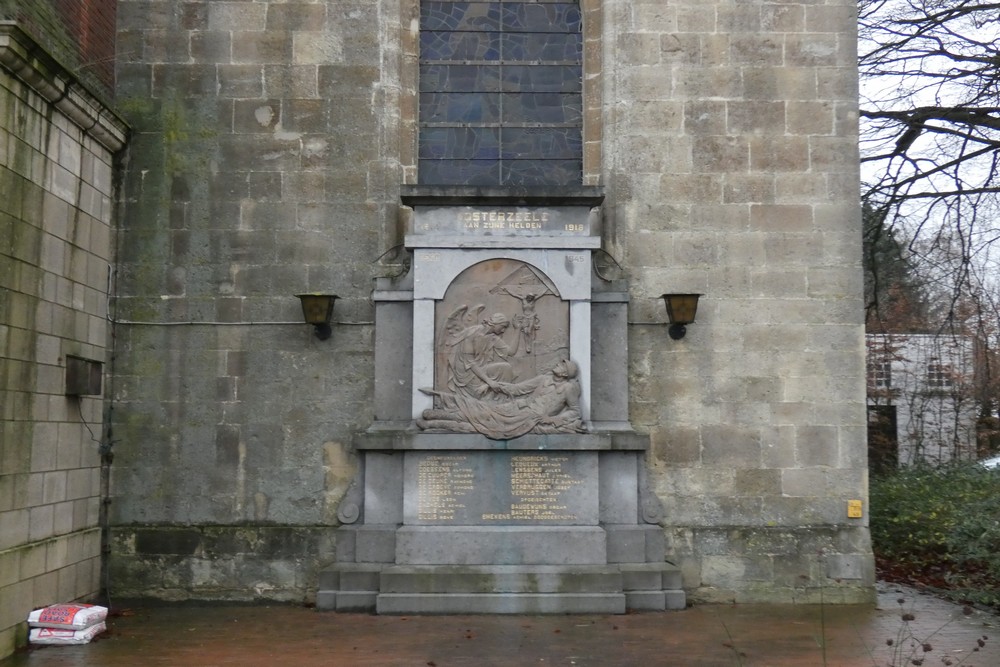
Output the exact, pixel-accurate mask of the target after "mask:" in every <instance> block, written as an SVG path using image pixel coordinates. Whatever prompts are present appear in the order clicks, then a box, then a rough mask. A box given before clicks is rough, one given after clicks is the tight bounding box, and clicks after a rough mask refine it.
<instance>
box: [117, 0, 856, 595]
mask: <svg viewBox="0 0 1000 667" xmlns="http://www.w3.org/2000/svg"><path fill="white" fill-rule="evenodd" d="M582 6H583V9H584V13H585V16H586V17H587V18H586V22H585V23H586V25H585V28H584V30H585V43H586V47H585V50H586V56H585V72H586V73H585V91H584V97H585V123H584V124H585V127H584V138H585V156H584V162H585V166H584V173H585V183H584V184H585V185H595V186H601V187H603V188H604V191H605V193H606V199H605V203H604V205H603V208H602V216H603V220H602V223H603V224H602V228H603V245H604V249H605V250H607V251H608V252H609V253H611V255H613V256H614V257H615V259H616V261H617V262H618V263H619V264H620V265H621V266H622V267H623V268H624V270H625V272H626V273H627V277H628V280H629V285H630V290H631V294H630V297H631V303H630V312H629V319H630V321H631V322H633V324H631V325H630V328H629V341H628V343H629V355H630V359H629V368H630V377H629V386H630V417H631V422H632V424H633V425H634V427H635V428H636V429H637V430H639V431H641V432H644V433H649V434H650V436H651V438H652V443H653V447H652V451H651V455H650V457H649V461H648V464H649V476H648V480H649V483H650V485H651V487H652V488H654V489H655V491H656V492H657V493H658V494H659V496H660V498H661V499H662V500H663V502H664V505H665V507H666V513H665V519H664V522H663V528H664V531H665V533H666V535H667V536H668V538H669V539H670V544H671V554H670V556H669V557H670V558H672V559H674V560H676V561H677V562H678V563H679V564H681V565H682V566H683V569H684V572H685V586H686V588H688V590H689V591H691V592H692V596H691V597H692V599H695V600H730V599H739V600H761V599H775V600H785V601H791V600H818V599H819V597H820V596H821V595H822V596H824V599H825V600H826V601H830V600H835V599H840V600H843V601H850V600H860V599H868V597H869V596H870V593H871V583H872V578H873V572H872V565H871V551H870V546H869V544H868V532H867V519H866V518H865V517H864V516H863V517H861V518H850V519H849V518H848V517H847V514H846V504H847V500H853V499H861V500H864V499H866V497H867V478H866V460H865V458H866V450H865V408H864V402H865V395H864V341H863V324H862V311H861V276H862V274H861V268H860V258H861V254H860V253H861V251H860V247H861V246H860V242H861V236H860V213H859V206H858V194H857V193H858V190H857V182H858V168H857V152H856V151H857V149H856V123H857V119H856V113H855V111H856V87H857V82H856V72H855V61H854V49H855V46H854V45H855V32H856V24H855V17H854V11H855V3H854V2H853V1H852V0H827V1H823V0H801V1H798V2H797V1H795V0H781V1H778V0H759V1H755V2H744V1H743V0H604V1H603V2H597V0H585V1H584V2H583V3H582ZM418 7H419V4H418V2H417V0H337V1H334V0H327V1H320V2H312V1H306V0H301V1H280V2H279V1H278V0H275V1H272V2H268V1H263V2H252V3H251V2H235V1H234V2H225V1H221V2H217V1H214V0H213V1H211V2H209V1H204V2H197V1H181V0H122V1H121V2H120V3H119V8H118V17H119V22H118V27H119V33H118V55H117V62H118V69H117V76H118V104H119V106H120V108H121V110H122V113H123V114H124V115H125V116H126V117H127V118H128V120H129V121H130V122H131V123H132V124H133V125H134V127H135V128H136V134H135V139H134V141H133V143H132V148H131V150H130V153H129V162H128V169H127V172H126V174H125V183H124V202H123V216H122V225H121V231H120V237H119V240H118V267H119V270H118V280H117V282H116V286H115V294H116V299H115V302H114V308H113V312H114V313H115V316H116V320H117V324H116V325H115V327H114V331H115V342H116V347H115V352H116V365H115V391H114V409H113V412H112V427H113V430H114V433H115V442H116V444H115V454H116V456H115V469H114V475H113V503H112V513H113V519H114V523H115V543H114V549H113V554H112V558H111V567H112V572H113V580H114V581H115V585H116V587H117V588H118V592H119V593H120V594H123V595H152V596H159V597H164V598H184V597H202V598H205V597H217V598H243V599H251V598H255V597H268V598H284V599H303V598H308V597H309V596H310V595H311V594H312V590H314V587H313V583H314V577H315V572H316V569H317V564H319V563H322V562H324V561H328V560H330V559H331V558H332V555H333V551H334V550H335V549H336V545H335V544H332V543H330V542H329V539H328V538H329V536H330V535H331V533H332V531H331V530H330V529H331V528H332V527H333V526H335V525H336V524H337V521H336V509H337V506H338V503H339V501H340V499H341V498H342V496H343V494H344V493H345V491H346V487H347V485H348V483H349V481H350V479H351V476H352V474H353V472H354V469H355V465H356V461H355V459H354V455H353V453H352V452H351V450H350V447H349V443H350V440H351V436H352V435H353V434H354V433H357V432H359V431H362V430H364V429H365V428H367V427H368V425H369V424H371V423H372V421H373V420H374V419H375V418H376V417H378V416H377V415H374V414H373V410H372V396H373V395H374V391H375V389H374V374H375V366H374V361H373V358H372V349H373V342H372V337H373V326H372V324H371V322H372V320H373V319H374V317H373V314H372V306H371V302H370V301H369V298H370V296H371V289H372V282H371V280H372V278H373V277H375V276H378V275H383V274H386V272H387V271H389V270H390V269H386V268H385V267H381V266H380V265H378V264H373V262H374V261H375V260H376V258H378V257H379V256H380V255H382V254H383V253H384V252H386V251H387V250H389V249H390V248H392V247H393V246H396V245H397V244H399V243H400V242H401V241H402V231H403V227H404V221H405V220H406V215H405V213H406V212H405V211H404V210H403V209H401V207H400V205H399V197H398V195H399V186H400V184H401V183H411V184H412V183H415V182H416V180H417V179H416V156H415V146H416V136H417V130H416V115H417V98H416V94H415V90H416V84H417V65H416V53H417V39H418V31H417V27H416V26H417V25H418V22H417V19H418V16H419V15H418ZM575 185H579V184H575ZM391 270H396V268H395V267H394V268H392V269H391ZM320 290H322V291H327V290H328V291H332V292H335V293H338V294H340V296H341V297H342V299H341V301H340V302H338V306H337V312H336V314H335V317H334V319H335V321H337V322H338V323H337V324H335V325H334V329H333V337H332V338H331V339H330V340H328V341H325V342H320V341H318V340H316V339H315V338H314V337H313V336H312V332H311V329H310V328H309V327H307V326H306V325H304V324H297V323H296V322H297V321H299V320H300V317H301V316H300V313H299V308H298V303H297V302H296V301H295V299H293V298H292V296H291V295H292V294H294V293H296V292H304V291H320ZM674 291H676V292H689V291H693V292H702V293H704V294H705V296H704V297H703V301H702V306H701V309H700V312H699V316H698V321H697V323H696V324H694V325H691V326H690V327H688V334H687V337H686V338H684V339H683V340H681V341H672V340H671V339H670V338H669V337H668V335H667V331H666V327H665V326H662V325H660V324H645V323H646V322H663V321H664V319H665V316H664V313H663V306H662V304H661V303H660V302H659V300H658V297H659V295H660V294H661V293H663V292H674ZM404 357H405V355H400V358H404ZM390 370H391V369H390ZM399 373H400V376H401V377H407V376H408V373H409V369H408V368H400V369H399ZM289 535H294V539H290V538H289V537H288V536H289ZM821 591H822V592H821Z"/></svg>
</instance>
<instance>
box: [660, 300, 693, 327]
mask: <svg viewBox="0 0 1000 667" xmlns="http://www.w3.org/2000/svg"><path fill="white" fill-rule="evenodd" d="M700 296H701V294H664V295H663V303H664V304H666V306H667V318H669V320H670V323H671V324H691V323H692V322H694V318H695V315H696V314H697V312H698V297H700Z"/></svg>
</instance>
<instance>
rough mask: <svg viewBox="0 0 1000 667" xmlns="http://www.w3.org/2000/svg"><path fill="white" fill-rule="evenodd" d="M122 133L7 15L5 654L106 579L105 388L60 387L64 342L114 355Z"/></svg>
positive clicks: (2, 467) (2, 481)
mask: <svg viewBox="0 0 1000 667" xmlns="http://www.w3.org/2000/svg"><path fill="white" fill-rule="evenodd" d="M28 81H30V82H31V83H30V84H29V83H28ZM85 128H86V129H85ZM124 139H125V126H124V124H123V123H121V121H120V120H118V119H117V118H116V117H115V116H114V114H113V113H112V112H110V110H108V109H107V108H105V107H103V106H102V105H101V104H100V103H99V102H98V101H97V100H96V98H94V97H93V96H91V95H89V93H88V92H87V91H86V90H85V89H83V88H82V87H80V86H79V84H78V82H77V81H76V80H75V79H74V78H73V77H72V76H71V75H70V74H69V73H67V72H65V71H62V70H61V69H60V68H59V67H58V65H57V64H56V63H55V61H53V60H51V59H49V58H48V57H47V56H46V55H45V53H44V51H43V50H42V47H41V45H39V44H38V43H36V42H35V41H34V40H33V39H32V38H30V37H28V36H27V35H26V34H25V33H23V32H22V31H21V30H20V29H19V28H18V27H17V26H16V25H13V24H4V25H0V193H2V194H0V658H2V657H3V656H5V655H7V654H8V653H10V652H11V651H12V650H13V648H14V646H15V643H16V642H17V640H18V639H19V638H20V639H23V637H24V635H23V632H24V621H25V619H26V618H27V615H28V612H29V611H31V610H32V609H34V608H36V607H39V606H44V605H48V604H52V603H55V602H66V601H72V600H81V599H83V600H89V599H92V598H93V597H94V596H95V595H96V594H97V593H98V590H99V588H100V579H99V574H100V558H101V534H100V528H99V526H98V514H99V510H100V502H101V484H100V482H101V475H100V454H99V444H98V441H99V440H100V438H101V437H102V418H103V398H102V396H100V395H93V396H79V397H78V396H67V395H65V394H66V391H65V390H66V379H65V374H66V356H67V355H75V356H79V357H83V358H86V359H90V360H94V361H97V362H99V363H106V362H107V361H108V358H107V334H108V327H107V320H106V319H105V317H106V315H107V285H108V272H109V268H110V263H111V261H112V258H111V250H112V246H111V239H112V231H111V230H112V214H113V204H112V202H113V199H114V179H113V169H114V153H115V152H116V151H118V150H119V149H120V148H121V147H122V145H123V144H124Z"/></svg>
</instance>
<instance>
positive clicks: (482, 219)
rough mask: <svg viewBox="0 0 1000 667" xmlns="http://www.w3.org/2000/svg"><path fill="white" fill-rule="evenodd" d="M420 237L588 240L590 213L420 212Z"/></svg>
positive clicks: (514, 209) (508, 209) (565, 209)
mask: <svg viewBox="0 0 1000 667" xmlns="http://www.w3.org/2000/svg"><path fill="white" fill-rule="evenodd" d="M413 231H414V233H416V234H442V233H447V234H462V235H468V236H542V235H544V236H588V235H590V232H591V225H590V209H589V208H585V209H582V210H581V208H580V207H572V206H554V207H546V208H533V207H524V206H449V207H445V208H424V207H421V208H420V209H418V211H417V215H416V219H415V221H414V225H413Z"/></svg>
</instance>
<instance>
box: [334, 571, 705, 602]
mask: <svg viewBox="0 0 1000 667" xmlns="http://www.w3.org/2000/svg"><path fill="white" fill-rule="evenodd" d="M319 583H320V590H319V592H318V594H317V598H316V606H317V607H318V608H319V609H321V610H330V611H342V612H359V611H374V612H376V613H379V614H528V613H536V614H546V613H553V614H573V613H579V614H584V613H591V614H621V613H624V612H625V611H626V610H628V609H632V610H637V611H663V610H667V609H683V608H684V607H685V606H686V597H685V593H684V591H683V590H682V589H681V587H680V572H679V571H678V570H677V568H675V567H674V566H672V565H670V564H668V563H633V564H620V565H615V564H608V565H601V566H597V565H572V566H566V565H534V566H527V565H485V566H484V565H478V566H460V565H392V564H371V563H338V564H336V565H334V566H332V567H331V568H328V569H327V570H324V571H323V572H321V573H320V582H319Z"/></svg>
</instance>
